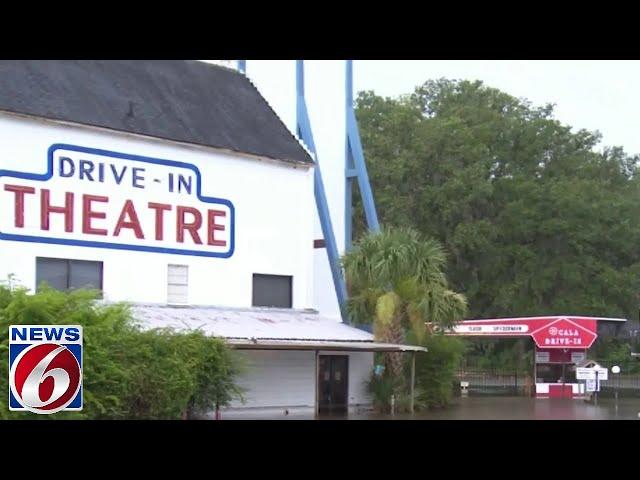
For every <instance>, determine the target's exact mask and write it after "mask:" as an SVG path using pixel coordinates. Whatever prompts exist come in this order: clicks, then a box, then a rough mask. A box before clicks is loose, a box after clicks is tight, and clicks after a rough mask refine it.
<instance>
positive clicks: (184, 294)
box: [167, 265, 189, 305]
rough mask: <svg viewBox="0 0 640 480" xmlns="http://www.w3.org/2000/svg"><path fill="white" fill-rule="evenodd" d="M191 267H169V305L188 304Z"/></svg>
mask: <svg viewBox="0 0 640 480" xmlns="http://www.w3.org/2000/svg"><path fill="white" fill-rule="evenodd" d="M188 291H189V267H188V266H187V265H169V270H168V275H167V303H174V304H181V305H185V304H187V303H188Z"/></svg>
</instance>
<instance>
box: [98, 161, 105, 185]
mask: <svg viewBox="0 0 640 480" xmlns="http://www.w3.org/2000/svg"><path fill="white" fill-rule="evenodd" d="M98 181H99V182H104V163H99V164H98Z"/></svg>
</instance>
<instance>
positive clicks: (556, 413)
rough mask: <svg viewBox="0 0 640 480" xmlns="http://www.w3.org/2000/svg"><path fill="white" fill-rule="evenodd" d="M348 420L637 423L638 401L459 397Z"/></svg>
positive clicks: (634, 399)
mask: <svg viewBox="0 0 640 480" xmlns="http://www.w3.org/2000/svg"><path fill="white" fill-rule="evenodd" d="M350 419H363V420H364V419H385V420H389V419H397V420H409V419H414V420H640V398H621V399H619V400H618V404H617V408H616V402H615V400H614V399H612V398H604V399H599V400H598V405H594V404H591V403H586V402H584V401H583V400H564V399H535V398H528V397H489V396H486V397H484V396H480V397H461V398H456V399H455V400H454V404H453V405H452V406H451V407H450V408H448V409H442V410H433V411H428V412H420V413H416V414H414V415H410V414H404V415H395V416H393V417H392V416H391V415H375V414H364V415H351V416H350Z"/></svg>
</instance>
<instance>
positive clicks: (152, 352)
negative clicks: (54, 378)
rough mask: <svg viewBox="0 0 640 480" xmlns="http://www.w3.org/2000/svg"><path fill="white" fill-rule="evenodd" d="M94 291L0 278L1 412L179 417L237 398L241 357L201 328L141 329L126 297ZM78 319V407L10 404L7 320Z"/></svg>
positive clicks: (72, 416)
mask: <svg viewBox="0 0 640 480" xmlns="http://www.w3.org/2000/svg"><path fill="white" fill-rule="evenodd" d="M95 299H96V292H91V291H83V290H78V291H73V292H70V293H63V292H59V291H55V290H50V289H44V290H43V291H41V292H38V293H36V294H33V295H30V294H28V293H27V291H26V290H24V289H20V288H19V289H13V290H11V289H9V288H7V287H4V286H2V285H0V391H4V392H5V394H4V395H1V394H0V418H3V419H7V418H10V419H19V418H44V419H180V418H187V417H191V416H196V415H198V414H201V413H202V412H205V411H210V410H212V409H213V408H215V405H216V404H218V405H219V406H221V407H222V406H225V405H228V404H229V403H230V402H231V401H232V400H233V399H242V391H241V389H240V388H239V387H238V386H237V385H236V379H237V376H238V375H239V373H240V372H241V371H242V365H241V363H240V359H239V358H238V357H237V356H236V354H235V352H234V351H232V350H231V349H230V348H228V347H227V345H226V344H225V343H224V342H223V341H222V340H220V339H217V338H212V337H207V336H205V335H204V334H203V333H202V332H200V331H192V332H188V333H176V332H174V331H172V330H170V329H156V330H151V331H143V330H142V329H141V328H140V327H139V325H137V323H136V322H135V321H134V320H133V318H132V316H131V314H130V311H129V309H128V307H127V306H126V305H124V304H110V305H106V304H100V303H99V302H96V301H95ZM16 324H24V325H28V324H76V325H82V327H83V336H84V353H83V359H84V366H83V387H84V409H83V410H82V411H81V412H59V413H57V414H54V415H36V414H32V413H30V412H25V413H23V412H10V411H9V410H8V406H7V401H8V398H7V397H8V394H7V392H8V388H9V387H8V363H9V359H8V347H9V345H8V343H9V338H8V327H9V325H16Z"/></svg>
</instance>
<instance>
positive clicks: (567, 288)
mask: <svg viewBox="0 0 640 480" xmlns="http://www.w3.org/2000/svg"><path fill="white" fill-rule="evenodd" d="M356 114H357V118H358V122H359V126H360V130H361V136H362V143H363V146H364V150H365V156H366V159H367V166H368V169H369V177H370V180H371V183H372V188H373V192H374V196H375V201H376V205H377V208H378V214H379V216H380V219H381V223H383V224H384V226H385V227H393V226H402V227H411V228H414V229H416V230H417V231H419V232H420V233H422V234H423V235H425V236H427V237H433V238H436V239H438V240H439V241H440V242H441V243H442V244H443V246H444V247H445V249H446V251H447V255H448V256H447V262H448V264H447V268H446V273H447V277H448V279H449V282H450V285H451V288H452V289H453V290H455V291H458V292H462V293H464V294H465V296H466V297H467V300H468V303H469V316H470V317H474V318H482V317H485V318H486V317H496V316H516V315H543V314H562V313H572V314H584V315H601V316H620V317H626V318H635V317H636V316H637V302H638V292H640V249H639V248H638V246H639V245H640V179H639V178H638V175H637V173H638V159H639V157H638V156H637V155H629V154H627V153H625V152H624V150H623V149H622V148H620V147H611V148H609V147H605V148H602V149H597V148H596V147H597V146H598V144H599V142H600V135H599V133H598V132H589V131H586V130H579V131H574V130H572V129H571V127H570V126H567V125H563V124H562V123H560V122H559V121H558V120H556V119H554V117H553V106H552V105H545V106H542V107H536V106H533V105H531V104H530V103H529V102H527V101H526V100H523V99H518V98H515V97H513V96H511V95H508V94H507V93H504V92H502V91H499V90H497V89H494V88H490V87H488V86H486V85H484V84H483V83H482V82H479V81H476V82H471V81H454V80H444V79H441V80H436V81H428V82H426V83H424V85H422V86H420V87H418V88H416V90H415V92H414V93H413V94H411V95H407V96H403V97H400V98H383V97H380V96H377V95H375V94H374V93H372V92H363V93H360V94H359V96H358V99H357V110H356ZM355 203H356V209H355V212H356V219H355V220H356V221H355V234H356V238H357V236H358V235H361V234H362V233H363V231H364V221H363V215H362V209H361V205H360V203H359V198H358V196H357V195H356V196H355Z"/></svg>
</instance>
